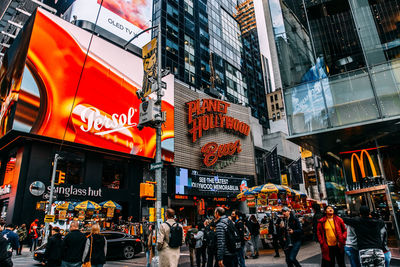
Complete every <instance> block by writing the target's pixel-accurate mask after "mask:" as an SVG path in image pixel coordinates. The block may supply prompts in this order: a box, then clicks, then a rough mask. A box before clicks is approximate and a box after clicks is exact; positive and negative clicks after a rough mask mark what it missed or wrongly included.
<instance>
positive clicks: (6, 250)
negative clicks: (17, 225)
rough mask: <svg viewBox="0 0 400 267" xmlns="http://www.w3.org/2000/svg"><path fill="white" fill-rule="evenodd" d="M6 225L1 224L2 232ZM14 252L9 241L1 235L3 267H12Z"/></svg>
mask: <svg viewBox="0 0 400 267" xmlns="http://www.w3.org/2000/svg"><path fill="white" fill-rule="evenodd" d="M3 227H4V223H0V231H2V230H3ZM11 256H12V252H11V247H10V243H9V242H8V240H7V239H5V238H4V237H3V235H0V266H1V267H12V266H13V262H12V260H11Z"/></svg>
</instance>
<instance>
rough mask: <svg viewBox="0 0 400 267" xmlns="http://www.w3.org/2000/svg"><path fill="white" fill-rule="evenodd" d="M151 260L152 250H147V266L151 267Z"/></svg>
mask: <svg viewBox="0 0 400 267" xmlns="http://www.w3.org/2000/svg"><path fill="white" fill-rule="evenodd" d="M150 264H151V260H150V250H146V267H150Z"/></svg>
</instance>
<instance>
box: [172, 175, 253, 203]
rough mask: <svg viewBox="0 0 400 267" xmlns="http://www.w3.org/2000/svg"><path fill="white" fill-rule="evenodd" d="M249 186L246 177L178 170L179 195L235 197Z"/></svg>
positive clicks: (177, 185) (176, 191)
mask: <svg viewBox="0 0 400 267" xmlns="http://www.w3.org/2000/svg"><path fill="white" fill-rule="evenodd" d="M242 184H246V185H247V179H246V178H244V177H226V176H222V175H219V174H217V175H209V174H204V173H201V172H199V171H195V170H189V169H185V168H176V188H175V193H176V194H177V195H193V196H213V197H214V196H223V197H235V196H236V195H237V194H239V193H240V186H241V185H242Z"/></svg>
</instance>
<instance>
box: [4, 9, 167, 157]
mask: <svg viewBox="0 0 400 267" xmlns="http://www.w3.org/2000/svg"><path fill="white" fill-rule="evenodd" d="M107 2H112V1H107ZM32 18H34V20H31V21H30V23H28V24H27V25H25V26H24V28H23V30H22V32H21V33H20V38H17V41H15V42H14V43H13V45H12V49H8V51H7V52H6V55H5V58H7V60H4V61H3V66H2V70H4V75H2V76H1V78H0V83H1V84H2V86H1V88H2V89H1V92H0V93H1V94H2V95H3V96H4V101H3V102H2V106H1V113H0V137H1V136H3V135H5V134H6V133H7V132H8V131H10V130H18V131H22V132H27V133H31V134H36V135H42V136H47V137H51V138H54V139H60V140H65V141H69V142H75V143H80V144H84V145H89V146H93V147H98V148H102V149H108V150H113V151H118V152H122V153H127V154H132V155H137V156H142V157H147V158H153V157H154V156H155V151H156V144H155V142H154V140H155V136H156V133H155V130H154V129H152V128H150V127H146V128H144V129H143V130H141V131H140V130H139V129H138V128H137V125H138V122H139V106H140V103H141V101H140V99H139V98H138V97H137V96H136V91H137V90H141V84H142V81H143V69H142V66H143V63H142V59H141V58H140V57H138V56H136V55H134V54H132V53H129V52H127V51H125V50H123V49H121V48H119V47H117V46H115V45H113V44H112V43H110V42H107V41H105V40H103V39H101V38H99V37H97V36H93V38H92V39H91V33H90V32H87V31H85V30H83V29H80V28H78V27H76V26H74V25H73V24H71V23H69V22H67V21H64V20H62V19H61V18H59V17H57V16H54V15H52V14H50V13H48V12H46V11H44V10H41V9H38V10H37V11H36V15H35V16H32ZM90 40H92V41H91V43H90ZM89 43H90V45H89ZM59 51H62V53H59ZM27 62H29V64H26V63H27ZM11 63H12V64H11ZM82 70H84V75H81V72H82ZM65 73H67V74H68V75H60V74H65ZM7 77H12V78H11V79H9V78H7ZM163 81H164V82H165V83H166V84H167V89H166V90H165V95H164V97H163V102H162V104H161V107H162V111H166V114H167V115H166V116H167V117H166V122H165V124H164V127H163V134H162V159H163V160H165V161H173V159H174V146H173V138H174V78H173V75H168V76H166V77H164V78H163ZM11 86H12V90H9V89H7V88H11ZM11 118H12V119H11ZM165 141H166V142H165Z"/></svg>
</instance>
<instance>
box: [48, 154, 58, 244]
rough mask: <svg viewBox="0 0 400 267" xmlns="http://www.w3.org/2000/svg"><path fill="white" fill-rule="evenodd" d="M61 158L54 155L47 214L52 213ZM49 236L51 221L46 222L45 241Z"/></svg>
mask: <svg viewBox="0 0 400 267" xmlns="http://www.w3.org/2000/svg"><path fill="white" fill-rule="evenodd" d="M59 159H61V157H60V155H59V154H58V153H56V154H55V155H54V163H53V172H52V174H51V186H50V197H49V206H48V207H47V214H48V215H51V206H52V205H53V195H54V183H55V179H56V172H57V163H58V160H59ZM48 237H49V223H47V222H46V224H45V228H44V242H45V243H46V242H47V238H48Z"/></svg>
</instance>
